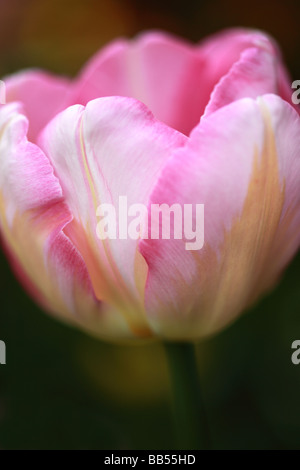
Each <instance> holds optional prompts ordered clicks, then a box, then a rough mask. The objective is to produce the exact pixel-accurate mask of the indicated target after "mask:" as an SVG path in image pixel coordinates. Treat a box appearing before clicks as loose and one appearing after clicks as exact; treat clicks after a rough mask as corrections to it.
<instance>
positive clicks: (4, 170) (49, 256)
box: [0, 104, 133, 338]
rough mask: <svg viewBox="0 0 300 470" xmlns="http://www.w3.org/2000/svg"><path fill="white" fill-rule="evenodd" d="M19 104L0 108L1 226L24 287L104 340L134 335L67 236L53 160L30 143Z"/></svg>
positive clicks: (50, 308)
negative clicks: (99, 291)
mask: <svg viewBox="0 0 300 470" xmlns="http://www.w3.org/2000/svg"><path fill="white" fill-rule="evenodd" d="M27 128H28V123H27V119H26V117H25V116H24V115H22V114H21V113H20V109H19V106H18V105H16V104H8V105H6V106H3V107H1V109H0V228H1V234H2V236H3V241H4V245H5V249H6V251H7V253H8V256H9V258H10V260H11V263H12V266H13V268H14V270H15V272H16V274H17V276H18V278H19V279H20V281H21V282H22V283H23V285H24V287H25V288H26V289H27V290H29V292H30V293H31V294H32V295H33V296H34V297H35V298H36V300H37V301H38V302H39V303H40V304H41V305H42V306H43V307H44V308H45V309H46V310H48V311H50V312H51V313H52V314H53V315H55V316H58V317H60V318H61V319H64V320H65V321H66V322H70V323H74V324H77V325H78V326H81V327H82V328H84V329H86V330H88V331H90V332H92V333H93V334H95V335H99V336H101V337H102V338H107V337H108V338H117V337H130V336H132V335H133V332H132V330H131V329H130V328H129V326H128V324H127V323H126V322H125V320H124V318H123V316H122V315H120V313H119V312H117V311H116V310H114V309H113V308H108V306H105V305H103V303H102V302H100V301H99V300H98V299H96V297H95V294H94V292H93V289H92V285H91V281H90V278H89V275H88V272H87V269H86V266H85V263H84V261H83V259H82V257H81V255H80V253H79V252H78V250H77V249H76V248H75V247H74V245H73V244H72V242H71V241H70V239H69V238H68V236H67V235H66V233H65V230H66V229H67V226H68V224H69V223H70V222H71V221H72V218H73V216H72V214H71V212H70V210H69V207H68V206H67V205H66V203H65V201H64V198H63V194H62V189H61V186H60V183H59V181H58V179H57V178H56V177H55V175H54V174H53V168H52V166H51V164H50V162H49V160H48V158H47V157H46V156H45V155H44V154H43V152H42V151H41V150H40V149H39V148H38V147H37V146H36V145H34V144H32V143H30V142H28V140H27V137H26V133H27Z"/></svg>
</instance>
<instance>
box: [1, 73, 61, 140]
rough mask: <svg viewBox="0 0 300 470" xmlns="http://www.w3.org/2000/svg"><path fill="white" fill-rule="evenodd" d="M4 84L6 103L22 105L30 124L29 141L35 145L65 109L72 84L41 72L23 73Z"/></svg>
mask: <svg viewBox="0 0 300 470" xmlns="http://www.w3.org/2000/svg"><path fill="white" fill-rule="evenodd" d="M4 80H5V85H6V101H7V103H10V102H14V101H19V102H21V103H22V105H23V111H24V113H25V115H26V117H27V118H28V121H29V130H28V138H29V140H31V141H32V142H34V141H35V140H36V137H37V135H38V134H39V132H40V131H41V129H43V127H44V126H45V125H46V124H47V123H48V122H49V121H50V120H51V119H52V118H53V117H54V116H55V115H56V114H57V113H58V112H59V111H62V110H63V109H64V107H65V105H66V103H67V100H68V93H69V87H70V81H69V80H67V79H63V78H57V77H54V76H51V75H50V74H47V73H45V72H42V71H39V70H28V71H25V72H20V73H18V74H14V75H11V76H9V77H7V78H5V79H4Z"/></svg>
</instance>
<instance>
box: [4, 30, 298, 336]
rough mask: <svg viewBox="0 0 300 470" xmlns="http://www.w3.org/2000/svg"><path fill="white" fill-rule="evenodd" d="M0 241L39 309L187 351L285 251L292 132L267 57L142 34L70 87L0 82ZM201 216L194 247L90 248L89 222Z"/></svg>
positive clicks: (50, 81)
mask: <svg viewBox="0 0 300 470" xmlns="http://www.w3.org/2000/svg"><path fill="white" fill-rule="evenodd" d="M4 82H5V84H6V101H7V103H6V104H5V105H2V106H1V108H0V224H1V225H0V227H1V234H2V238H3V242H4V246H5V249H6V252H7V254H8V256H9V258H10V260H11V263H12V266H13V268H14V270H15V272H16V273H17V275H18V277H19V279H20V280H21V282H22V283H23V284H24V286H25V287H26V288H27V290H28V291H29V292H30V293H31V294H32V295H33V296H34V298H35V299H36V300H37V301H38V302H39V304H40V305H42V307H43V308H44V309H46V310H47V311H49V312H51V313H52V314H53V315H55V316H57V317H59V318H61V319H62V320H64V321H66V322H68V323H73V324H75V325H78V326H80V327H82V328H83V329H85V330H87V331H89V332H91V333H92V334H95V335H97V336H99V337H101V338H105V339H113V340H114V339H123V338H155V337H159V338H165V339H170V340H173V339H174V340H194V339H199V338H202V337H205V336H207V335H211V334H213V333H215V332H217V331H219V330H220V329H222V328H224V327H225V326H226V325H228V324H230V323H231V322H232V321H233V320H235V319H236V318H237V317H238V316H239V315H240V314H241V313H242V312H243V311H244V310H245V309H247V308H248V307H249V306H251V305H252V304H253V302H255V301H256V300H257V299H258V298H260V297H261V295H262V294H264V293H265V292H267V291H268V290H269V289H271V288H272V287H273V286H274V285H275V284H276V282H277V281H278V279H279V277H280V275H281V273H282V271H283V269H284V268H285V267H286V265H287V264H288V262H289V261H290V260H291V258H292V257H293V255H294V254H295V253H296V251H297V250H298V248H299V242H300V235H299V234H300V191H299V186H300V150H299V149H300V118H299V113H298V112H297V110H296V109H295V108H296V107H295V106H294V107H293V104H292V102H291V95H292V90H291V82H290V81H289V78H288V74H287V72H286V70H285V68H284V65H283V63H282V61H281V57H280V52H279V49H278V47H277V45H276V43H275V42H274V41H273V40H272V39H270V38H269V37H268V36H267V35H265V34H263V33H260V32H257V31H244V30H233V31H232V30H231V31H226V32H224V33H221V34H218V35H216V36H214V37H212V38H209V39H207V40H206V41H204V42H203V43H201V44H200V45H190V44H188V43H186V42H184V41H180V40H178V39H175V38H173V37H171V36H168V35H165V34H160V33H148V34H144V35H142V36H140V37H138V38H137V39H135V40H132V41H125V40H120V41H116V42H114V43H113V44H111V45H109V46H108V47H106V48H105V49H104V50H103V51H100V53H99V54H97V55H96V56H95V57H94V58H93V59H92V60H91V61H90V62H89V63H88V64H87V66H86V67H85V68H84V69H83V71H82V72H81V73H80V75H79V77H77V78H75V79H74V80H68V79H65V78H58V77H53V76H51V75H49V74H47V73H45V72H42V71H37V70H30V71H25V72H20V73H18V74H15V75H12V76H10V77H7V78H6V79H4ZM123 196H126V197H127V198H128V203H130V204H136V203H140V204H144V205H146V206H147V207H150V206H151V204H158V205H161V204H168V205H169V206H172V205H173V204H176V203H177V204H180V205H182V206H183V205H184V204H196V203H199V204H203V205H204V208H205V239H204V245H203V247H202V248H201V250H200V249H199V250H197V251H187V250H186V249H185V240H184V239H170V240H165V239H152V238H144V237H140V238H139V239H138V240H136V239H135V240H132V239H130V238H127V239H115V240H100V239H99V237H97V233H96V227H97V223H98V222H99V220H98V219H97V207H98V206H99V204H101V203H110V204H112V205H116V204H117V201H118V198H119V197H123Z"/></svg>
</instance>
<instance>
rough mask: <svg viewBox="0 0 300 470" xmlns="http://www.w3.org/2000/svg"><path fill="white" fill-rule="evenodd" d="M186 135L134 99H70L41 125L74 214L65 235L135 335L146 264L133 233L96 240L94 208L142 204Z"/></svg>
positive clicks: (143, 329) (144, 329)
mask: <svg viewBox="0 0 300 470" xmlns="http://www.w3.org/2000/svg"><path fill="white" fill-rule="evenodd" d="M185 142H186V137H185V136H183V135H182V134H179V133H178V132H176V131H174V130H172V129H170V128H169V127H167V126H165V125H164V124H162V123H160V122H158V121H156V120H155V119H154V118H153V115H152V114H151V113H150V111H149V110H148V109H147V108H146V107H145V106H144V105H143V104H142V103H140V102H138V101H136V100H133V99H129V98H121V97H119V98H118V97H115V98H112V97H111V98H100V99H98V100H94V101H91V102H89V103H88V105H87V107H86V108H85V109H84V108H83V107H81V106H73V107H71V108H69V109H67V110H66V111H64V112H63V113H61V114H60V115H59V116H57V117H56V118H55V119H54V120H53V121H52V122H51V123H50V124H49V125H48V126H47V127H46V128H45V130H44V131H43V133H42V134H41V137H40V141H39V144H40V146H41V148H42V149H43V150H44V152H45V153H46V155H47V156H48V157H49V159H50V161H51V162H52V164H53V167H54V169H55V172H56V174H58V175H59V178H60V182H61V185H62V189H63V194H64V197H65V199H66V201H67V203H68V205H69V207H70V208H71V211H72V213H73V214H74V221H73V222H72V223H71V224H69V226H68V228H67V234H68V236H69V238H70V239H71V240H72V242H73V243H74V245H75V246H76V247H77V249H78V250H79V252H80V253H81V256H82V257H83V259H84V261H85V264H86V266H87V268H88V271H89V275H90V277H91V280H92V284H93V288H94V291H95V293H96V296H97V297H98V298H100V299H103V300H104V301H106V302H108V303H110V304H112V305H114V306H115V307H116V308H121V309H122V311H123V313H124V315H125V316H126V318H127V319H128V321H129V323H130V324H131V325H135V329H136V331H138V332H140V333H139V334H149V328H148V325H147V322H146V320H145V318H144V304H143V291H144V282H145V278H146V274H147V266H146V264H145V261H144V260H143V258H142V257H141V256H140V255H139V253H138V251H137V243H138V240H132V239H130V238H129V237H127V238H126V239H119V238H118V239H116V240H111V239H110V240H105V241H103V240H99V239H98V236H97V225H98V222H99V218H97V215H96V214H97V209H98V207H99V206H100V205H101V204H107V203H109V204H112V205H113V206H114V207H115V208H116V215H117V230H118V231H119V230H120V226H119V223H118V216H119V213H118V208H119V197H121V196H126V197H127V204H128V207H129V206H130V205H131V204H143V203H144V204H146V202H147V200H148V198H149V195H150V192H151V190H152V187H153V186H154V184H155V182H156V180H157V178H158V176H159V174H160V172H161V170H162V168H163V166H164V165H165V164H166V161H167V160H168V159H169V158H170V156H171V155H172V153H173V151H174V149H176V148H178V147H180V146H182V145H184V143H185Z"/></svg>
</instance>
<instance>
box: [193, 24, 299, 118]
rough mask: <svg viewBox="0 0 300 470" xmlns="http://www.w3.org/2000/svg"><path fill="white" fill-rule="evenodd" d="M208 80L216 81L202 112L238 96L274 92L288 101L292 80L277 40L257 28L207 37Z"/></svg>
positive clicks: (205, 47) (214, 108) (216, 107)
mask: <svg viewBox="0 0 300 470" xmlns="http://www.w3.org/2000/svg"><path fill="white" fill-rule="evenodd" d="M200 51H201V52H202V53H203V54H204V55H205V56H206V58H207V65H206V69H205V70H206V74H207V78H206V80H207V82H208V83H209V82H211V83H214V84H216V86H215V88H214V89H213V92H212V95H211V98H210V101H209V103H208V105H207V107H206V110H205V114H209V113H211V112H214V111H215V110H216V109H219V108H221V107H222V106H226V105H227V104H229V103H231V102H232V101H235V100H238V99H241V98H257V97H258V96H261V95H264V94H267V93H274V94H279V95H280V96H281V97H282V98H283V99H285V100H286V101H288V102H289V103H290V104H291V85H290V83H291V80H290V79H289V76H288V73H287V70H286V68H285V67H284V65H283V63H282V59H281V54H280V51H279V48H278V46H277V44H276V42H275V41H274V40H273V39H272V38H271V37H269V36H268V35H266V34H264V33H261V32H260V31H251V30H249V31H247V30H239V29H237V30H235V29H233V30H228V31H224V32H222V33H218V34H216V35H215V36H213V37H212V38H209V39H208V40H206V41H205V42H204V43H203V44H202V45H201V46H200Z"/></svg>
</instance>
